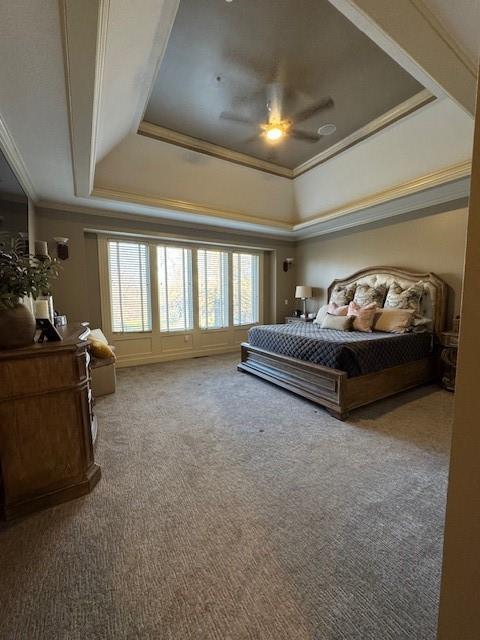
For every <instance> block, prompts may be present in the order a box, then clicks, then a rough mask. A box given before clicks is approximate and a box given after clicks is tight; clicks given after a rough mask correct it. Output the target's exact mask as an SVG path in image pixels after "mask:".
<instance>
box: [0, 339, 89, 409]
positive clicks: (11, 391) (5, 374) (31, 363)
mask: <svg viewBox="0 0 480 640" xmlns="http://www.w3.org/2000/svg"><path fill="white" fill-rule="evenodd" d="M88 377H89V376H88V361H87V357H86V350H85V349H81V350H78V351H73V350H72V351H60V352H58V353H55V354H52V353H49V354H45V355H44V354H41V353H40V354H39V355H35V356H34V357H30V358H16V359H12V360H6V361H0V400H2V399H4V400H5V399H7V398H16V397H25V396H30V395H36V394H38V393H44V392H45V391H54V390H58V389H65V388H68V387H72V386H76V385H78V384H79V383H81V382H83V381H85V380H87V379H88Z"/></svg>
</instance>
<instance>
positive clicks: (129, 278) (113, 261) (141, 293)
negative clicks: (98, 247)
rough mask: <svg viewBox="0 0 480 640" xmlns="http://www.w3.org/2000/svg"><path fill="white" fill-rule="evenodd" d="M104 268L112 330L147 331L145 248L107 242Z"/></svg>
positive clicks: (149, 311) (149, 320) (149, 321)
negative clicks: (106, 276) (106, 278)
mask: <svg viewBox="0 0 480 640" xmlns="http://www.w3.org/2000/svg"><path fill="white" fill-rule="evenodd" d="M108 267H109V275H110V305H111V317H112V331H113V332H131V331H151V330H152V308H151V300H150V264H149V259H148V245H146V244H140V243H136V242H117V241H110V242H109V243H108Z"/></svg>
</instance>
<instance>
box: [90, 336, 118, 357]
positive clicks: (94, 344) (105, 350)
mask: <svg viewBox="0 0 480 640" xmlns="http://www.w3.org/2000/svg"><path fill="white" fill-rule="evenodd" d="M89 342H90V351H91V352H92V356H94V358H98V359H99V360H104V359H108V358H115V354H114V352H113V351H112V348H111V346H110V345H109V344H106V343H105V342H102V341H100V340H90V341H89Z"/></svg>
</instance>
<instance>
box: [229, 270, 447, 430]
mask: <svg viewBox="0 0 480 640" xmlns="http://www.w3.org/2000/svg"><path fill="white" fill-rule="evenodd" d="M377 280H380V281H387V282H390V283H393V282H399V283H401V284H402V286H403V285H405V287H406V286H410V285H413V284H416V283H417V282H419V281H422V285H423V286H424V288H425V290H426V291H428V310H427V311H426V314H427V316H428V318H429V319H430V320H431V325H432V330H433V334H434V336H435V337H437V338H438V337H439V335H440V334H441V332H442V331H443V329H444V327H445V313H446V303H447V298H446V292H447V286H446V283H445V282H444V281H443V280H442V279H441V278H439V277H438V276H437V275H435V274H434V273H417V272H412V271H406V270H403V269H399V268H397V267H373V268H368V269H362V270H361V271H357V272H356V273H354V274H353V275H352V276H349V277H348V278H342V279H338V280H334V281H333V282H332V284H331V285H330V287H329V288H328V299H329V300H330V296H331V294H332V291H333V289H334V288H335V286H347V285H352V284H354V283H357V282H358V281H361V282H362V283H364V282H367V283H369V282H376V281H377ZM424 298H427V294H425V296H424ZM280 326H283V325H280ZM241 350H242V359H241V362H240V364H239V365H238V370H239V371H243V372H246V373H252V374H253V375H256V376H258V377H260V378H263V379H264V380H268V381H269V382H273V383H274V384H276V385H278V386H280V387H283V388H284V389H287V390H288V391H292V392H293V393H296V394H298V395H300V396H303V397H304V398H308V399H309V400H312V401H313V402H316V403H317V404H319V405H322V406H323V407H325V408H326V409H327V411H328V412H329V413H331V414H332V415H333V416H335V417H336V418H338V419H340V420H345V419H346V418H347V416H348V414H349V411H350V410H351V409H355V408H357V407H361V406H363V405H366V404H370V403H371V402H374V401H375V400H380V399H381V398H386V397H388V396H391V395H393V394H396V393H399V392H400V391H404V390H406V389H410V388H412V387H416V386H418V385H421V384H425V383H427V382H433V381H434V380H436V379H437V378H438V354H435V352H434V351H432V353H431V354H430V355H428V356H426V357H423V358H420V359H418V360H415V361H412V362H407V363H405V364H400V365H398V366H390V367H388V368H385V369H383V370H381V371H376V372H374V373H368V374H365V375H359V376H356V377H354V378H353V377H349V375H348V373H347V372H346V371H343V370H340V369H332V368H330V367H326V366H323V365H319V364H313V363H311V362H307V361H305V360H302V359H300V358H292V357H290V356H286V355H281V354H278V353H274V352H272V351H268V350H266V349H262V348H259V347H255V346H252V345H251V344H249V343H245V342H244V343H243V344H242V346H241Z"/></svg>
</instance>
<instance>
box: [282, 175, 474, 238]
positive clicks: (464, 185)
mask: <svg viewBox="0 0 480 640" xmlns="http://www.w3.org/2000/svg"><path fill="white" fill-rule="evenodd" d="M469 193H470V178H469V177H464V178H462V179H460V180H455V181H453V182H449V183H446V184H441V185H437V186H435V187H431V188H430V189H425V190H423V191H419V192H417V193H414V194H410V195H407V196H404V197H401V198H397V199H395V200H389V201H388V202H384V203H382V204H378V205H372V206H370V207H367V208H364V209H362V210H360V211H354V212H350V213H348V214H345V215H342V216H336V217H335V218H331V219H328V220H325V221H323V222H321V223H318V224H317V225H314V226H312V227H309V228H308V229H304V230H302V231H295V232H294V234H293V235H294V236H295V237H296V238H297V240H299V241H301V240H308V239H309V238H315V237H317V236H325V235H329V234H332V233H337V232H338V231H345V230H347V229H355V228H357V227H361V226H363V225H366V224H374V223H379V222H382V221H384V220H388V219H390V218H396V217H401V216H406V215H415V214H422V213H423V215H433V214H435V213H440V212H442V211H454V210H455V209H461V208H465V207H467V206H468V197H469Z"/></svg>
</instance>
